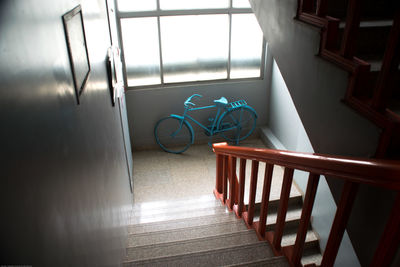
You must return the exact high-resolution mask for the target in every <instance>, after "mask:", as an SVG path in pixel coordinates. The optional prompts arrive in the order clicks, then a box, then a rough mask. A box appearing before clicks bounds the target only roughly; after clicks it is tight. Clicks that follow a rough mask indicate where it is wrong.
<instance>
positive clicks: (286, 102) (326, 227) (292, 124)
mask: <svg viewBox="0 0 400 267" xmlns="http://www.w3.org/2000/svg"><path fill="white" fill-rule="evenodd" d="M271 60H272V59H271ZM270 90H271V91H270V102H269V105H268V107H269V111H268V114H269V123H268V128H269V131H265V132H266V137H267V138H268V139H269V140H270V143H271V144H272V145H273V146H274V148H277V149H287V150H292V151H299V152H309V153H313V152H314V149H313V147H312V145H311V143H310V140H309V138H308V136H307V133H306V131H305V129H304V126H303V124H302V122H301V119H300V117H299V115H298V113H297V110H296V108H295V106H294V104H293V101H292V98H291V96H290V94H289V91H288V88H287V86H286V84H285V81H284V79H283V77H282V75H281V73H280V71H279V68H278V65H277V64H276V62H275V61H273V62H272V74H271V86H270ZM274 137H276V139H274ZM274 140H275V141H274ZM307 178H308V173H305V172H302V171H295V175H294V180H295V181H296V183H297V184H298V185H299V187H300V188H301V190H302V191H303V192H304V193H305V192H306V188H307V181H308V179H307ZM335 212H336V204H335V202H334V200H333V197H332V194H331V192H330V190H329V187H328V184H327V182H326V180H325V177H324V176H321V178H320V182H319V185H318V191H317V195H316V199H315V205H314V209H313V213H312V216H313V221H312V226H313V228H314V229H315V230H316V231H317V232H318V234H319V236H320V238H321V239H320V245H321V249H322V250H324V249H325V247H326V243H327V239H328V237H329V231H330V226H331V225H332V221H333V218H334V215H335ZM335 266H360V264H359V262H358V259H357V256H356V254H355V252H354V249H353V246H352V244H351V242H350V239H349V237H348V235H347V232H345V235H344V237H343V241H342V244H341V246H340V249H339V254H338V257H337V259H336V262H335Z"/></svg>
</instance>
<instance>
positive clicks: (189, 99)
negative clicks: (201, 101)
mask: <svg viewBox="0 0 400 267" xmlns="http://www.w3.org/2000/svg"><path fill="white" fill-rule="evenodd" d="M193 97H200V98H201V97H203V96H202V95H199V94H194V95H192V96H190V97H188V98H187V99H186V101H185V107H188V106H189V105H191V106H196V105H195V104H194V103H192V102H190V101H191V100H192V98H193Z"/></svg>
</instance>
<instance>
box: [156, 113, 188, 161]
mask: <svg viewBox="0 0 400 267" xmlns="http://www.w3.org/2000/svg"><path fill="white" fill-rule="evenodd" d="M154 136H155V138H156V142H157V144H158V145H159V146H160V147H161V148H162V149H163V150H164V151H166V152H169V153H175V154H179V153H182V152H184V151H185V150H186V149H188V148H189V146H190V145H191V144H192V141H193V134H192V131H191V130H190V127H189V125H188V123H187V122H186V121H182V120H181V119H178V118H175V117H171V116H170V117H166V118H163V119H161V120H159V121H158V122H157V124H156V126H155V127H154Z"/></svg>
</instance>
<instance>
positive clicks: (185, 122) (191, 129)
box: [169, 114, 194, 144]
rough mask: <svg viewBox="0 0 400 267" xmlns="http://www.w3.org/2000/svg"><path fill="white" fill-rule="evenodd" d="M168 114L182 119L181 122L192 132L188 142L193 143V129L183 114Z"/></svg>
mask: <svg viewBox="0 0 400 267" xmlns="http://www.w3.org/2000/svg"><path fill="white" fill-rule="evenodd" d="M169 116H170V117H172V118H176V119H178V120H183V123H184V124H186V125H187V127H188V128H189V130H190V132H191V133H192V140H190V143H191V144H193V143H194V131H193V127H192V125H191V124H190V123H188V122H187V121H186V120H185V118H184V117H183V116H179V115H176V114H171V115H169Z"/></svg>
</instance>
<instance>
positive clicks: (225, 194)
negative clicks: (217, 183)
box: [222, 156, 228, 204]
mask: <svg viewBox="0 0 400 267" xmlns="http://www.w3.org/2000/svg"><path fill="white" fill-rule="evenodd" d="M223 162H224V163H223V165H224V167H223V175H222V202H223V203H224V204H226V199H227V197H228V156H224V160H223Z"/></svg>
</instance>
